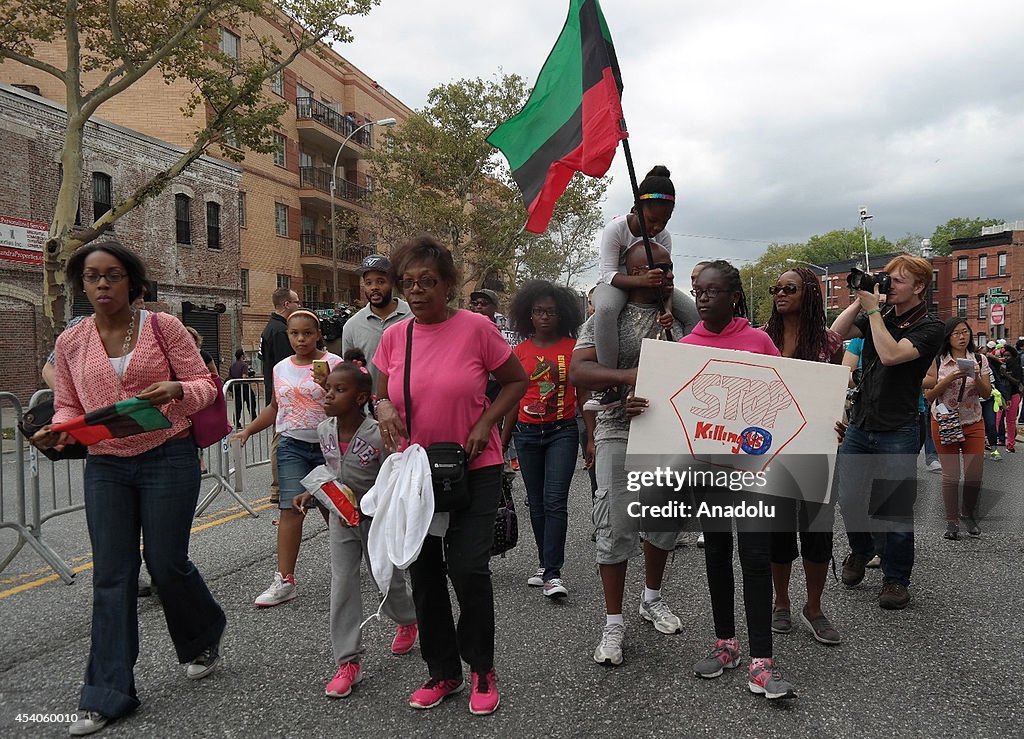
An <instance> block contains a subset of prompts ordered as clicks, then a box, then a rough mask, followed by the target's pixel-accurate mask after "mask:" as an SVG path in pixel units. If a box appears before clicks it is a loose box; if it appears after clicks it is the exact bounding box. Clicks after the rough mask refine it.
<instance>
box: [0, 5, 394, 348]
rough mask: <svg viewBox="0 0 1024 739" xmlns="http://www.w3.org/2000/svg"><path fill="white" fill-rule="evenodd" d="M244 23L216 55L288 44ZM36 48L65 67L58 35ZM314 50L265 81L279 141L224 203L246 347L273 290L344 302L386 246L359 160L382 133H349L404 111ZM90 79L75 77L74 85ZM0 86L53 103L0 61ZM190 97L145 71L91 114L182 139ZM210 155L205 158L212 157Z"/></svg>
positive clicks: (189, 124)
mask: <svg viewBox="0 0 1024 739" xmlns="http://www.w3.org/2000/svg"><path fill="white" fill-rule="evenodd" d="M245 25H246V29H245V32H243V30H242V29H241V28H221V29H219V30H218V32H217V33H218V36H219V42H220V49H221V51H222V52H223V53H225V54H227V55H229V56H238V57H240V58H244V57H245V56H246V55H250V54H252V55H255V54H258V53H259V50H258V49H257V48H256V47H255V46H254V45H253V44H254V42H250V41H249V40H248V38H247V35H248V32H250V31H251V32H252V33H254V34H256V35H257V36H262V37H268V38H273V39H274V40H275V41H276V43H277V44H278V46H280V47H281V48H288V46H289V45H288V43H287V41H286V35H285V34H286V32H285V26H284V24H283V23H271V22H267V21H265V20H263V19H260V18H246V19H245ZM35 52H36V56H37V57H39V58H41V59H43V60H45V61H50V62H52V63H54V64H56V65H57V66H59V67H63V66H64V64H65V61H64V59H65V57H64V54H65V50H64V44H63V42H62V41H60V42H57V43H54V44H50V45H47V46H45V47H40V48H37V49H36V50H35ZM321 52H322V54H321V55H320V56H318V55H317V54H315V53H311V52H307V53H304V54H302V55H300V56H299V57H298V58H296V59H295V61H294V62H292V64H291V65H289V67H288V69H286V70H285V71H284V73H283V74H282V75H280V76H279V77H278V78H276V79H273V80H269V81H268V82H267V83H266V88H265V94H266V95H267V97H268V99H273V100H276V101H281V100H284V101H285V102H287V103H288V110H287V112H286V113H285V114H284V115H283V116H282V117H281V121H280V125H279V127H278V128H277V132H276V134H275V137H276V139H277V140H278V142H279V144H280V148H279V150H278V152H277V153H275V154H272V155H270V154H258V153H254V152H251V151H245V160H244V162H242V163H241V165H242V180H241V185H240V192H239V193H238V196H237V204H236V207H235V210H236V211H237V212H238V214H239V221H238V226H239V227H240V229H241V231H240V234H241V235H240V242H241V256H240V259H239V261H238V262H237V263H236V265H235V269H236V270H238V279H239V280H240V284H241V289H242V299H243V310H242V319H243V344H242V346H243V347H244V348H246V349H247V350H249V351H250V352H252V351H254V350H255V348H256V347H257V346H258V345H259V336H260V333H261V332H262V330H263V327H264V326H265V325H266V322H267V317H268V316H269V314H270V312H271V310H272V306H271V300H270V296H271V293H272V292H273V291H274V290H275V289H276V288H278V287H281V286H288V287H291V288H292V289H293V290H295V291H296V292H297V293H298V294H299V297H300V299H301V300H302V301H303V302H304V303H305V304H306V305H307V306H309V307H312V308H329V307H332V306H333V304H334V303H335V302H336V301H339V302H352V301H353V300H355V299H357V298H359V297H360V291H359V279H358V276H357V275H356V272H355V268H356V267H357V266H358V264H359V262H360V261H362V259H363V257H364V256H366V255H367V254H370V253H372V252H373V251H384V252H385V253H386V252H388V251H389V250H390V248H391V246H392V245H390V244H383V243H378V242H377V238H376V234H375V233H374V232H373V230H372V227H371V219H370V218H369V210H368V209H367V206H366V195H367V192H368V191H369V190H370V189H371V188H372V186H373V183H372V180H371V178H370V177H369V176H368V175H367V167H366V163H365V159H364V157H365V155H366V153H367V152H368V151H369V149H370V148H371V147H374V146H381V145H387V141H388V134H387V129H375V128H374V127H373V126H370V127H368V128H364V129H362V130H360V131H358V132H356V129H357V128H358V127H359V126H361V125H362V124H363V123H366V122H369V121H375V120H381V119H384V118H395V119H397V120H398V122H399V123H401V122H402V121H403V120H405V119H406V118H407V117H408V116H409V115H410V113H411V111H410V109H409V108H408V107H407V106H405V105H404V104H403V103H402V102H400V101H399V100H396V99H395V98H394V97H393V96H392V95H390V94H389V93H388V92H387V91H386V90H384V89H383V88H382V87H381V86H380V85H378V84H377V83H376V82H375V81H374V80H373V79H371V78H370V77H369V76H368V75H366V74H365V73H363V72H362V71H360V70H359V69H356V68H355V67H354V66H353V65H351V64H350V63H349V62H347V61H346V60H345V59H344V58H342V57H341V56H340V55H338V54H336V53H335V52H334V51H333V50H331V49H329V48H327V47H323V48H322V49H321ZM322 57H323V58H322ZM101 74H102V72H97V73H93V74H92V75H85V85H86V86H88V84H89V82H91V81H94V80H95V79H96V78H97V77H98V76H99V75H101ZM0 82H6V83H9V84H19V85H31V86H34V87H35V88H36V89H38V91H39V93H40V94H41V95H43V96H44V97H48V98H50V99H52V100H63V99H64V90H63V88H62V86H61V85H60V84H59V83H58V82H57V81H56V80H55V79H54V78H52V77H50V76H49V75H47V74H45V73H43V72H40V71H38V70H35V69H32V68H28V67H25V66H22V65H20V64H17V63H15V62H11V61H5V62H0ZM190 92H191V89H190V87H189V85H188V84H187V83H186V82H184V81H178V82H175V83H173V84H171V85H168V84H166V83H165V82H164V81H163V79H162V77H161V76H160V74H159V73H158V72H155V71H154V72H152V73H150V74H149V75H148V76H147V77H145V78H143V79H142V80H140V81H139V82H138V83H136V84H135V85H133V86H132V87H130V88H128V89H127V90H125V91H124V92H123V93H121V94H120V95H117V96H115V97H114V98H112V99H111V100H110V101H108V102H107V103H106V104H104V105H103V106H102V107H100V109H99V111H98V115H99V116H100V117H102V118H105V119H106V120H109V121H113V122H115V123H118V124H120V125H123V126H126V127H129V128H132V129H135V130H138V131H142V132H143V133H145V134H147V135H150V136H155V137H157V138H160V139H162V140H165V141H169V142H171V143H173V144H176V145H179V146H189V145H191V142H192V139H193V135H194V132H195V131H196V130H197V129H198V128H200V127H201V126H202V125H205V121H203V120H200V117H201V116H202V115H204V113H203V112H200V113H199V116H198V117H197V118H186V117H184V116H183V115H182V113H181V111H180V107H181V101H184V100H185V99H186V97H187V96H188V94H189V93H190ZM351 134H354V135H351ZM350 135H351V136H350ZM213 149H214V150H215V149H216V147H213ZM214 150H211V152H210V153H211V154H212V155H214V156H217V155H218V152H216V151H214ZM339 150H340V155H339V156H338V176H337V186H336V196H337V197H336V209H337V210H336V212H337V213H338V218H337V221H336V224H337V237H338V244H337V266H338V294H337V295H333V294H332V292H333V283H334V278H333V267H334V264H335V258H334V255H333V254H332V244H331V227H330V212H331V211H330V182H331V168H332V165H333V163H334V159H335V155H338V154H339Z"/></svg>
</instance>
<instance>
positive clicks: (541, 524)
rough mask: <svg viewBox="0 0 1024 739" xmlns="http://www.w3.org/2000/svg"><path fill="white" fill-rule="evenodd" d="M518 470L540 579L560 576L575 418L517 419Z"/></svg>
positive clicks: (574, 450)
mask: <svg viewBox="0 0 1024 739" xmlns="http://www.w3.org/2000/svg"><path fill="white" fill-rule="evenodd" d="M515 440H516V449H517V450H518V451H519V471H520V472H521V473H522V475H523V483H524V484H525V485H526V502H527V505H528V506H529V508H530V524H531V525H532V526H533V537H534V539H536V540H537V558H538V561H539V562H540V566H541V567H543V568H544V581H545V582H547V581H548V580H551V579H552V578H556V577H561V576H562V564H563V563H564V562H565V534H566V530H567V529H568V526H569V484H570V483H571V482H572V476H573V472H575V470H576V456H577V454H578V449H579V443H580V437H579V431H578V429H577V428H576V419H574V418H573V419H569V420H565V421H554V422H552V423H517V424H516V432H515Z"/></svg>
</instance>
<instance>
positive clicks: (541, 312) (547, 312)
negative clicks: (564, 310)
mask: <svg viewBox="0 0 1024 739" xmlns="http://www.w3.org/2000/svg"><path fill="white" fill-rule="evenodd" d="M531 313H532V314H533V315H535V316H537V318H543V317H544V316H547V317H548V318H558V309H557V308H534V309H533V310H532V311H531Z"/></svg>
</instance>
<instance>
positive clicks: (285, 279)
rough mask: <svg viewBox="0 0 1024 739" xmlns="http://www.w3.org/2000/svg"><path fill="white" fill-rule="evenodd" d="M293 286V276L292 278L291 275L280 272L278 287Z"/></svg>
mask: <svg viewBox="0 0 1024 739" xmlns="http://www.w3.org/2000/svg"><path fill="white" fill-rule="evenodd" d="M291 286H292V278H291V276H290V275H282V274H279V275H278V276H277V287H278V289H281V288H282V287H288V288H290V287H291Z"/></svg>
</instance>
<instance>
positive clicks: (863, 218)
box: [857, 205, 874, 272]
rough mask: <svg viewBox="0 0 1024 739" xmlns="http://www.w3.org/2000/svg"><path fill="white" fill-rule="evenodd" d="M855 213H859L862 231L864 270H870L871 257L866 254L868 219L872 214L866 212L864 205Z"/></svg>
mask: <svg viewBox="0 0 1024 739" xmlns="http://www.w3.org/2000/svg"><path fill="white" fill-rule="evenodd" d="M857 213H858V214H859V215H860V228H861V230H862V231H863V232H864V271H865V272H870V271H871V257H870V256H868V221H870V220H871V219H872V218H874V216H873V215H871V214H870V213H868V209H867V207H866V206H864V205H862V206H860V208H859V209H858V210H857Z"/></svg>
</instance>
